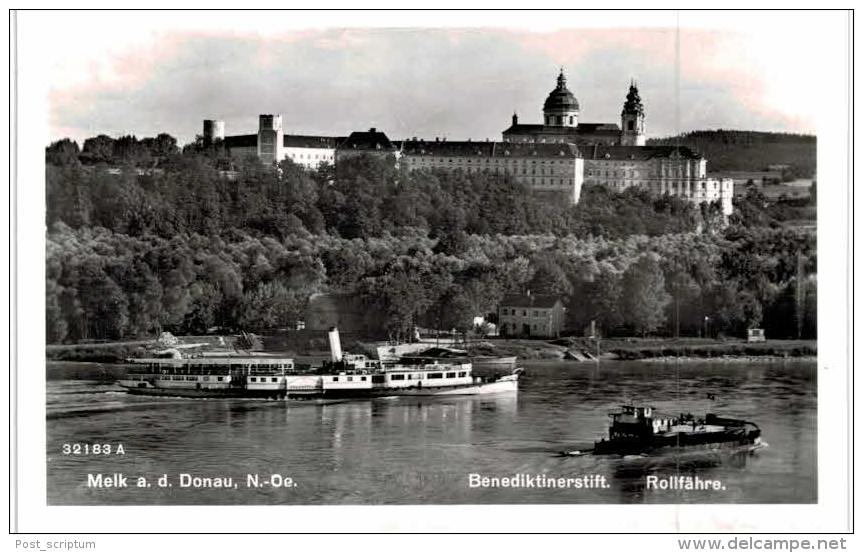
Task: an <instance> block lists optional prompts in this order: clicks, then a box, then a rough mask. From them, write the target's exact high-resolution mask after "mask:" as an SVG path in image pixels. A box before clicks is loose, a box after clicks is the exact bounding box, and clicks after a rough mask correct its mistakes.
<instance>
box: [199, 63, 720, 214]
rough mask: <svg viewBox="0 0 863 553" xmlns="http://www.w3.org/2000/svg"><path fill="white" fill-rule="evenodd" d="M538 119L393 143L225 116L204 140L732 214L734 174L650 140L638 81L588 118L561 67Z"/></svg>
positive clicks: (240, 152) (296, 157)
mask: <svg viewBox="0 0 863 553" xmlns="http://www.w3.org/2000/svg"><path fill="white" fill-rule="evenodd" d="M542 112H543V119H542V123H539V124H523V123H519V120H518V115H517V114H513V116H512V124H511V125H510V126H509V127H508V128H506V129H505V130H504V131H503V133H502V140H501V141H472V140H466V141H447V140H445V139H444V140H440V139H435V140H433V141H431V140H421V139H416V138H412V139H408V140H390V139H389V138H388V137H387V135H386V134H385V133H383V132H381V131H379V130H378V129H375V128H371V129H369V130H368V131H359V132H353V133H351V134H350V135H348V136H310V135H299V134H285V133H284V131H283V127H282V117H281V115H272V114H265V115H260V116H259V119H258V132H257V134H246V135H233V136H226V135H225V124H224V122H223V121H217V120H210V119H208V120H205V121H204V134H203V140H204V143H205V144H214V143H217V142H221V144H222V145H223V146H224V147H225V148H226V150H227V151H228V152H229V154H230V155H231V156H237V157H245V156H249V155H253V156H257V157H258V158H259V159H261V161H263V162H265V163H277V162H279V161H281V160H283V159H290V160H291V161H293V162H294V163H297V164H299V165H302V166H304V167H307V168H314V167H317V166H318V165H320V164H322V163H331V164H338V162H339V161H340V160H342V159H345V158H346V157H350V156H356V155H361V154H372V155H381V156H393V159H394V160H395V162H396V163H398V164H400V165H402V166H404V167H405V168H406V169H407V170H411V171H413V170H423V169H449V170H462V171H466V172H480V171H488V172H491V173H497V174H509V175H511V176H512V177H513V178H515V179H516V180H518V181H519V182H521V183H523V184H525V185H527V186H528V188H529V189H531V190H533V191H534V192H536V193H539V194H549V195H551V196H552V197H555V198H559V197H561V196H565V197H566V198H567V200H568V201H570V202H572V203H578V200H579V197H580V195H581V188H582V186H583V185H585V184H599V185H604V186H608V187H610V188H613V189H614V190H618V191H622V190H625V189H627V188H629V187H633V186H635V187H638V188H641V189H645V190H648V191H650V192H652V193H655V194H658V195H661V194H669V195H673V196H678V197H681V198H684V199H686V200H688V201H691V202H693V203H696V204H701V203H712V202H719V204H720V205H721V208H722V212H723V214H724V215H726V216H727V215H730V214H731V212H732V203H731V201H732V197H733V194H734V186H733V181H732V180H731V179H712V178H707V160H706V159H705V158H704V157H703V156H702V155H701V154H699V153H697V152H695V151H693V150H691V149H689V148H687V147H685V146H667V145H666V146H646V145H645V126H644V120H645V109H644V104H643V103H642V100H641V96H640V94H639V91H638V87H637V86H636V83H635V82H631V83H630V86H629V90H628V92H627V94H626V97H625V99H624V102H623V107H622V109H621V113H620V124H619V125H618V124H617V123H584V122H581V121H579V117H580V115H581V106H580V104H579V102H578V99H577V98H576V97H575V95H574V94H573V93H572V92H571V91H570V90H569V89H568V88H567V85H566V76H565V75H564V73H563V70H562V69H561V71H560V74H559V75H558V77H557V85H556V86H555V87H554V89H552V91H551V92H550V93H549V95H548V97H547V98H546V100H545V102H544V103H543V108H542Z"/></svg>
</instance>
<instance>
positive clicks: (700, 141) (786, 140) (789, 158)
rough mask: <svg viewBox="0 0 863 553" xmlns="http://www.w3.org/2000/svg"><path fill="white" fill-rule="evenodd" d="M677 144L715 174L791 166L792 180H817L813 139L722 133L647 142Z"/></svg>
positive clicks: (755, 132)
mask: <svg viewBox="0 0 863 553" xmlns="http://www.w3.org/2000/svg"><path fill="white" fill-rule="evenodd" d="M675 144H680V145H681V146H688V147H689V148H692V149H694V150H697V151H698V152H700V153H702V154H703V155H704V157H706V158H707V170H708V171H709V172H711V173H715V172H721V171H761V170H764V169H766V168H767V166H768V165H789V166H790V167H791V174H790V175H789V177H802V178H814V177H815V168H816V157H817V156H816V140H815V136H812V135H807V134H788V133H773V132H758V131H729V130H722V129H719V130H715V131H692V132H688V133H685V134H682V135H680V136H671V137H668V138H651V139H649V140H648V141H647V145H648V146H660V145H675Z"/></svg>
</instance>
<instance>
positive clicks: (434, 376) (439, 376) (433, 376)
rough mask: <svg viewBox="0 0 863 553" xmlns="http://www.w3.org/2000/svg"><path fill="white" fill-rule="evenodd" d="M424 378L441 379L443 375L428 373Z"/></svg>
mask: <svg viewBox="0 0 863 553" xmlns="http://www.w3.org/2000/svg"><path fill="white" fill-rule="evenodd" d="M426 378H443V373H429V374H428V376H427V377H426Z"/></svg>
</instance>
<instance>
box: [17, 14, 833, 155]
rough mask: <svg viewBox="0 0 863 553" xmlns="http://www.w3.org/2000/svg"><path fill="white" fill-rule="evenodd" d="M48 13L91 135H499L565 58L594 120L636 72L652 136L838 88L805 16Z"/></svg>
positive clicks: (808, 122) (50, 57)
mask: <svg viewBox="0 0 863 553" xmlns="http://www.w3.org/2000/svg"><path fill="white" fill-rule="evenodd" d="M47 15H50V14H47ZM47 15H46V16H45V17H43V18H42V19H39V20H28V19H25V20H24V21H21V22H20V23H19V33H22V32H29V33H35V34H39V33H44V34H46V35H47V34H49V33H50V34H51V36H52V40H53V41H54V43H55V44H57V45H58V46H59V47H57V48H53V49H50V50H49V51H48V52H47V53H41V52H40V53H39V54H38V56H42V57H41V58H40V59H41V61H42V62H43V64H44V65H43V66H44V67H45V68H46V72H45V75H44V77H43V78H44V79H45V80H46V82H47V106H48V132H49V135H50V139H51V140H56V139H59V138H62V137H70V138H73V139H76V140H78V141H79V143H80V142H82V141H83V139H84V138H86V137H88V136H94V135H96V134H99V133H105V134H109V135H112V136H119V135H121V134H134V135H136V136H138V137H143V136H153V135H155V134H157V133H159V132H167V133H169V134H171V135H173V136H175V137H177V138H178V140H179V141H180V142H181V143H186V142H189V141H191V140H193V139H194V137H195V135H196V134H200V132H201V126H202V120H203V119H221V120H224V121H225V123H226V132H227V134H228V135H231V134H246V133H254V132H256V131H257V116H258V114H261V113H279V114H281V115H282V118H283V126H284V129H285V132H286V133H294V134H322V135H334V136H341V135H346V134H348V133H350V132H351V131H354V130H366V129H368V128H370V127H376V128H378V129H379V130H383V131H384V132H385V133H387V135H388V136H389V137H390V138H393V139H399V138H408V137H414V136H416V137H421V138H427V139H428V138H434V137H447V138H448V139H450V140H458V139H467V138H471V139H474V140H485V139H486V138H489V139H492V140H495V139H497V140H499V139H500V137H501V131H503V130H504V129H505V128H506V127H508V126H509V124H510V120H511V116H512V114H513V112H517V113H518V115H519V121H520V122H522V123H539V122H541V118H542V103H543V101H544V100H545V97H546V96H547V95H548V93H549V92H550V91H551V90H552V89H553V88H554V85H555V81H556V77H557V74H558V72H559V70H560V68H561V67H562V68H563V70H564V72H565V74H566V76H567V80H568V86H569V89H570V90H571V91H572V92H573V93H574V94H575V96H576V98H577V99H578V101H579V103H580V105H581V114H580V118H579V119H580V121H583V122H611V123H618V124H619V121H620V110H621V107H622V104H623V101H624V98H625V95H626V92H627V89H628V86H629V83H630V80H631V79H634V80H635V81H636V82H637V84H638V87H639V89H640V92H641V97H642V101H643V103H644V106H645V111H646V119H645V125H646V130H647V134H648V136H654V137H661V136H669V135H673V134H675V133H676V132H677V131H678V130H680V131H684V132H685V131H690V130H696V129H716V128H726V129H729V128H730V129H746V130H762V131H785V132H797V133H816V132H817V127H818V90H819V86H823V85H824V83H823V82H822V81H821V80H820V79H819V78H818V70H819V69H818V67H819V53H818V47H817V46H816V45H815V44H814V43H813V41H812V40H811V39H812V38H817V36H818V29H817V25H813V22H812V18H811V17H809V18H807V17H800V16H798V15H797V14H788V16H787V19H782V18H778V17H776V15H775V14H771V17H769V18H767V19H763V20H761V19H759V17H758V16H757V14H755V13H753V14H752V15H751V16H748V17H747V18H745V20H741V18H733V17H719V18H711V17H705V16H704V15H703V14H699V15H698V16H697V17H696V16H691V17H690V16H688V15H686V14H685V15H684V17H679V16H677V15H676V14H674V13H673V12H669V13H663V14H660V15H657V14H652V15H651V16H650V17H637V14H633V16H632V17H599V18H596V19H595V20H594V21H590V18H587V17H571V21H570V20H569V19H567V17H569V14H568V13H567V14H566V15H567V17H562V18H556V19H555V23H554V24H553V25H548V24H547V23H544V24H532V23H531V20H530V18H528V21H527V24H517V23H516V21H517V19H516V20H513V19H508V20H506V21H501V22H497V24H495V25H482V26H480V25H476V26H473V25H470V24H467V25H466V24H464V23H461V24H459V25H458V26H453V25H452V24H451V23H450V22H449V21H447V20H443V21H441V20H440V19H435V18H431V19H430V20H429V24H426V22H423V20H422V19H415V18H411V19H410V20H409V21H407V23H411V24H409V25H406V24H404V23H405V22H403V21H401V20H398V21H395V22H394V24H393V25H392V26H384V27H382V26H380V24H378V25H376V26H372V27H367V26H364V25H365V23H366V22H365V21H363V20H362V19H361V18H360V19H357V20H356V21H358V22H359V23H352V21H354V20H352V19H350V18H348V19H345V18H338V17H334V18H331V19H326V17H325V16H324V18H323V19H322V18H321V16H320V14H318V16H319V17H318V18H317V19H315V20H309V21H304V20H302V18H291V17H289V14H286V13H284V12H277V13H274V14H269V13H261V12H256V13H251V14H249V13H246V14H242V17H239V16H237V17H234V16H232V15H231V14H224V13H223V12H220V14H217V15H214V16H213V17H204V16H203V15H202V14H199V13H194V14H190V15H189V14H186V15H183V14H182V13H181V12H179V13H178V15H176V16H174V17H172V18H171V19H170V20H168V19H166V18H165V17H156V16H153V12H147V13H146V14H141V15H140V16H137V17H135V16H134V14H132V15H129V14H128V13H118V12H101V13H100V14H99V18H97V19H96V20H93V18H86V19H83V18H82V19H81V20H80V21H75V20H74V19H75V18H77V17H79V15H78V14H77V13H74V14H73V13H64V15H63V17H62V18H57V17H48V16H47ZM70 18H71V19H72V21H70V20H69V19H70ZM34 19H35V16H34ZM297 19H299V20H297ZM714 19H715V21H716V25H713V22H714ZM462 21H467V23H471V22H472V21H479V20H477V19H475V18H473V19H472V18H470V17H466V18H463V20H462ZM37 23H38V25H37ZM421 23H422V24H421ZM678 24H679V25H680V26H679V33H678ZM804 36H805V37H807V39H806V40H801V38H802V37H804ZM678 39H679V50H678V49H677V41H678ZM28 53H31V52H27V51H22V50H21V49H19V55H24V56H26V55H27V54H28ZM34 55H37V54H34ZM678 78H679V86H678Z"/></svg>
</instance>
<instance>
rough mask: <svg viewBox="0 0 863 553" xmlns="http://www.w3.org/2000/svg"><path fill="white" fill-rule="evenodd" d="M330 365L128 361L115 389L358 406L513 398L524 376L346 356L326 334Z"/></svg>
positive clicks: (447, 363)
mask: <svg viewBox="0 0 863 553" xmlns="http://www.w3.org/2000/svg"><path fill="white" fill-rule="evenodd" d="M329 339H330V353H331V360H329V361H325V362H324V363H323V364H322V365H321V366H319V367H309V368H301V367H298V366H296V365H295V364H294V360H293V359H291V358H284V357H263V356H262V357H237V356H230V357H228V356H226V357H221V358H219V357H204V358H188V357H187V358H183V357H182V356H181V355H180V354H179V352H177V353H175V355H174V357H173V358H170V359H162V358H142V359H129V360H128V361H129V362H130V363H131V364H133V365H135V366H136V367H135V368H133V369H130V370H129V372H128V374H127V375H126V377H125V378H123V379H121V380H120V381H119V384H120V386H122V387H124V388H126V390H127V391H128V392H129V393H134V394H149V395H168V396H183V397H263V398H308V399H313V398H362V397H380V396H402V395H412V396H450V395H480V394H496V393H505V392H516V391H517V390H518V377H519V374H520V372H521V369H515V370H514V371H513V372H512V374H509V375H506V376H502V377H499V378H495V379H491V380H488V379H481V378H479V377H474V376H473V374H472V365H471V363H470V361H466V360H457V359H431V358H425V357H408V356H405V357H401V358H399V359H397V360H394V361H392V362H381V361H379V360H376V359H370V358H368V357H366V356H365V355H358V354H343V353H342V349H341V344H340V340H339V334H338V330H336V329H332V330H331V331H330V334H329Z"/></svg>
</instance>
